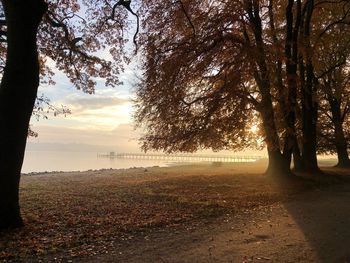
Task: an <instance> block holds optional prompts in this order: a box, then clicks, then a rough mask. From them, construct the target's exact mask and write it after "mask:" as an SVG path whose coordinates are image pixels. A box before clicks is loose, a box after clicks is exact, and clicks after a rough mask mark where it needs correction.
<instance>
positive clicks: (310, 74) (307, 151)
mask: <svg viewBox="0 0 350 263" xmlns="http://www.w3.org/2000/svg"><path fill="white" fill-rule="evenodd" d="M304 10H305V14H304V15H305V17H304V20H303V22H302V23H301V32H300V35H301V43H302V48H303V49H304V52H303V53H301V54H300V58H299V71H300V80H301V81H300V82H301V104H302V131H303V139H302V155H301V158H302V166H303V167H302V168H303V170H304V171H305V172H308V173H319V172H320V170H319V168H318V164H317V154H316V147H317V141H316V140H317V138H316V124H317V113H318V104H317V101H316V91H317V80H316V79H315V76H314V67H313V64H312V63H313V61H312V53H313V52H312V46H311V43H310V36H311V30H312V26H311V25H312V21H311V20H312V19H311V18H312V14H313V10H314V0H308V1H306V2H305V6H304Z"/></svg>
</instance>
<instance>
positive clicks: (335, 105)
mask: <svg viewBox="0 0 350 263" xmlns="http://www.w3.org/2000/svg"><path fill="white" fill-rule="evenodd" d="M328 101H329V104H330V106H331V107H330V108H331V112H332V122H333V124H334V135H335V136H334V137H335V147H336V150H337V155H338V164H337V165H336V166H337V167H342V168H346V167H350V160H349V155H348V150H347V143H346V139H345V135H344V131H343V125H342V116H341V110H340V103H339V102H338V100H337V99H336V98H329V100H328Z"/></svg>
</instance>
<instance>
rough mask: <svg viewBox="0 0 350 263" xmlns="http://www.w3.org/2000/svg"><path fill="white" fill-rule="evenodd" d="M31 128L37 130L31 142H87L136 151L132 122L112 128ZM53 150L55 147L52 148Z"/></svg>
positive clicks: (43, 126)
mask: <svg viewBox="0 0 350 263" xmlns="http://www.w3.org/2000/svg"><path fill="white" fill-rule="evenodd" d="M33 129H34V130H35V131H36V132H38V134H39V136H38V137H37V138H30V139H29V141H30V142H32V143H58V144H62V143H64V144H89V145H100V146H108V147H111V148H112V149H115V151H123V152H138V151H140V150H139V143H138V138H139V137H140V135H139V131H135V130H134V128H133V125H132V124H122V125H118V126H117V127H115V128H114V129H112V130H109V131H106V130H100V129H79V128H65V127H54V126H46V125H37V126H34V127H33ZM53 150H55V149H53Z"/></svg>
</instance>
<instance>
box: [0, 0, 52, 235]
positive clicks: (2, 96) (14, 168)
mask: <svg viewBox="0 0 350 263" xmlns="http://www.w3.org/2000/svg"><path fill="white" fill-rule="evenodd" d="M2 4H3V6H4V10H5V17H6V24H7V43H8V47H7V58H6V67H5V70H4V75H3V78H2V81H1V84H0V123H1V129H0V149H1V151H0V229H1V228H8V227H17V226H20V225H22V218H21V215H20V207H19V196H18V195H19V182H20V174H21V168H22V163H23V158H24V151H25V146H26V139H27V132H28V127H29V121H30V117H31V114H32V111H33V106H34V103H35V99H36V95H37V89H38V86H39V62H38V53H37V46H36V34H37V30H38V26H39V24H40V22H41V20H42V16H43V14H44V13H45V12H46V10H47V4H46V3H45V2H44V0H2Z"/></svg>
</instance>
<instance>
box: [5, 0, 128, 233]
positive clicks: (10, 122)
mask: <svg viewBox="0 0 350 263" xmlns="http://www.w3.org/2000/svg"><path fill="white" fill-rule="evenodd" d="M130 2H131V1H124V0H120V1H119V2H117V3H115V2H109V1H102V0H86V1H83V2H82V3H83V5H84V6H83V8H81V7H80V5H79V3H81V2H80V1H79V2H78V1H76V0H67V1H65V0H64V1H60V0H52V1H47V2H46V1H44V0H2V1H1V4H2V5H1V10H0V11H1V12H2V14H0V16H1V18H2V19H1V21H0V26H1V30H0V43H1V44H0V52H1V59H2V60H3V62H5V67H4V68H3V77H2V81H1V84H0V123H1V129H0V149H1V152H0V229H1V228H6V227H16V226H20V225H21V224H22V223H23V222H22V218H21V215H20V207H19V200H18V194H19V193H18V192H19V182H20V172H21V167H22V162H23V157H24V151H25V145H26V138H27V134H28V128H29V120H30V117H31V115H32V111H33V107H34V103H35V99H36V97H37V89H38V86H39V81H40V79H39V77H40V74H41V73H43V72H44V75H45V73H46V76H47V74H50V71H47V69H49V63H48V64H44V62H45V61H46V60H51V61H53V63H54V64H55V66H56V67H57V68H58V69H59V70H61V71H63V72H64V73H65V74H66V75H67V76H68V78H69V79H70V80H71V81H72V83H73V84H74V85H75V86H76V87H77V88H78V89H81V90H83V91H84V92H87V93H93V92H94V86H95V80H94V78H95V77H102V78H104V79H106V84H107V85H116V84H118V83H119V81H118V78H117V75H118V73H119V72H120V69H121V64H122V63H121V62H122V57H123V54H124V53H123V46H124V44H125V39H124V37H123V28H125V24H126V22H127V21H126V16H127V12H128V11H127V10H126V9H128V10H129V11H131V9H130ZM118 6H124V7H126V9H125V8H118ZM106 47H111V48H110V50H109V51H110V56H111V58H112V59H101V58H99V57H98V56H96V53H97V52H98V51H100V50H103V49H105V48H106ZM38 51H39V52H38ZM5 54H6V56H5ZM39 56H40V57H39ZM5 57H6V58H5ZM39 58H40V59H39ZM45 68H46V70H45ZM41 75H42V74H41Z"/></svg>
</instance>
